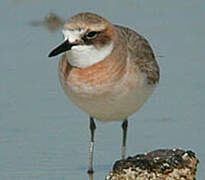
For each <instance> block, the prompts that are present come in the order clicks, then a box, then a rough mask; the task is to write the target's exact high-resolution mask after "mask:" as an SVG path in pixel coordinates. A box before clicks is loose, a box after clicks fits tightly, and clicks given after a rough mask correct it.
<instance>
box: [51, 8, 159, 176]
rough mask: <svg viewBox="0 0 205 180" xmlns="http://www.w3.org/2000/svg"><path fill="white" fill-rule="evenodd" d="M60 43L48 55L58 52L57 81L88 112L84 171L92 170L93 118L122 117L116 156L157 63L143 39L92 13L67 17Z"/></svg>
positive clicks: (149, 91) (155, 80) (152, 82)
mask: <svg viewBox="0 0 205 180" xmlns="http://www.w3.org/2000/svg"><path fill="white" fill-rule="evenodd" d="M63 35H64V42H63V43H62V44H61V45H59V46H58V47H56V48H55V49H54V50H52V51H51V52H50V54H49V57H52V56H56V55H58V54H61V53H63V55H62V57H61V60H60V63H59V78H60V82H61V85H62V87H63V89H64V91H65V93H66V95H67V96H68V97H69V99H70V100H71V101H72V102H73V103H74V104H76V105H77V106H78V107H79V108H80V109H82V110H83V111H85V112H87V113H88V114H89V116H90V131H91V140H90V150H89V151H90V152H89V170H88V172H89V173H92V172H93V150H94V131H95V129H96V125H95V122H94V119H97V120H99V121H102V122H108V121H122V130H123V137H122V158H123V159H124V158H125V154H126V137H127V127H128V121H127V118H128V116H130V115H132V114H133V113H135V112H136V111H137V110H138V109H139V108H140V107H141V106H142V105H143V104H144V103H145V101H146V100H147V99H148V98H149V97H150V95H151V94H152V93H153V91H154V89H155V87H156V85H157V83H158V81H159V66H158V64H157V61H156V60H155V56H154V53H153V51H152V48H151V47H150V45H149V43H148V41H147V40H146V39H145V38H144V37H143V36H141V35H139V34H138V33H137V32H135V31H133V30H131V29H130V28H127V27H123V26H119V25H114V24H112V23H110V22H109V21H107V20H106V19H104V18H102V17H101V16H99V15H97V14H94V13H87V12H86V13H80V14H77V15H74V16H72V17H71V18H70V19H69V20H68V21H67V22H66V24H65V25H64V27H63Z"/></svg>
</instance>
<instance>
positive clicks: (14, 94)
mask: <svg viewBox="0 0 205 180" xmlns="http://www.w3.org/2000/svg"><path fill="white" fill-rule="evenodd" d="M82 11H93V12H97V13H98V14H101V15H102V16H104V17H106V18H108V19H110V20H111V21H112V22H113V23H116V24H126V25H127V26H129V27H132V28H134V29H136V30H137V31H138V32H139V33H141V34H143V35H144V36H145V37H146V38H147V39H148V40H149V42H150V43H151V44H152V47H153V49H154V51H155V54H156V55H157V56H164V57H163V58H158V62H159V64H160V67H161V80H160V84H159V86H158V88H157V89H156V91H155V93H154V95H153V96H152V97H151V98H150V100H149V101H148V102H147V103H146V105H145V106H144V107H143V108H142V109H141V110H140V111H139V112H138V113H136V114H135V115H133V116H132V117H130V121H129V132H128V138H129V139H128V152H127V154H129V155H133V154H137V153H141V152H147V151H151V150H154V149H157V148H173V147H181V148H184V149H191V150H193V151H194V152H196V153H197V157H198V158H199V159H200V165H199V168H198V174H197V177H198V179H205V143H204V137H205V119H204V116H205V113H204V107H205V96H204V94H203V92H204V91H205V80H204V65H205V61H204V58H205V56H204V47H205V36H204V32H205V23H204V17H205V2H204V1H203V0H196V1H187V0H181V1H177V0H173V1H169V2H165V1H160V0H155V1H150V0H137V1H136V0H127V1H122V0H121V1H119V0H112V1H110V0H104V1H80V0H75V1H72V2H71V1H68V0H61V1H60V3H59V1H58V0H44V1H42V0H27V1H26V0H7V1H2V2H1V5H0V22H1V28H0V32H1V33H0V39H1V43H0V49H1V53H0V59H1V60H0V157H1V158H0V159H1V160H0V179H4V180H11V179H12V180H33V179H34V180H46V179H49V180H52V179H55V180H56V179H58V180H67V179H69V180H70V179H72V180H82V179H88V176H87V174H86V173H85V171H86V170H87V164H88V139H89V131H88V121H87V119H88V117H87V115H86V114H84V113H83V112H81V111H80V110H79V109H77V108H76V107H75V106H73V105H72V104H71V103H70V102H69V101H68V100H67V98H66V96H65V95H64V93H63V91H62V89H61V87H60V84H59V82H58V76H57V64H58V59H59V58H54V59H49V58H48V57H47V55H48V52H49V51H50V49H52V48H53V47H54V46H56V45H57V44H58V43H59V42H60V41H61V40H62V35H61V33H60V32H59V31H57V32H53V33H51V32H49V31H48V30H47V29H45V28H43V27H32V26H31V25H30V22H31V21H33V20H39V19H43V18H44V17H45V15H47V14H48V13H49V12H55V13H57V14H58V15H60V16H61V17H63V18H65V19H66V18H68V17H70V16H71V15H73V14H76V13H78V12H82ZM135 119H136V121H135ZM96 141H97V142H96V149H95V164H94V165H95V170H96V173H95V175H94V180H100V179H104V177H105V175H106V174H108V172H109V170H110V169H111V167H112V164H113V163H114V161H115V160H117V159H119V157H120V143H121V129H120V124H119V123H108V124H102V123H99V122H98V123H97V131H96Z"/></svg>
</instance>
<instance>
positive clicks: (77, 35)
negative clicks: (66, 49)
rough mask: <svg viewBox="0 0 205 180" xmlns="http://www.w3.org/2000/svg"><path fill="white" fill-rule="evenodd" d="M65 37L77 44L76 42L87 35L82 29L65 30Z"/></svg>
mask: <svg viewBox="0 0 205 180" xmlns="http://www.w3.org/2000/svg"><path fill="white" fill-rule="evenodd" d="M62 32H63V35H64V38H65V40H69V42H70V43H72V42H75V41H76V40H80V39H81V35H82V34H84V33H85V30H83V29H80V30H67V29H64V30H63V31H62Z"/></svg>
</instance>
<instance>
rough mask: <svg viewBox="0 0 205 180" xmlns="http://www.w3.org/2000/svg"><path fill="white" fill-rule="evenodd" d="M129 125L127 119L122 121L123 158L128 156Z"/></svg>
mask: <svg viewBox="0 0 205 180" xmlns="http://www.w3.org/2000/svg"><path fill="white" fill-rule="evenodd" d="M127 127H128V121H127V119H125V120H124V121H123V123H122V132H123V137H122V159H125V156H126V139H127Z"/></svg>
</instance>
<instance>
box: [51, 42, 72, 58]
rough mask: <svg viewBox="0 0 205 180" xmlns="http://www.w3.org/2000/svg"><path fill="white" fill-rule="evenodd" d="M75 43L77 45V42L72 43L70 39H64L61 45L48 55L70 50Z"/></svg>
mask: <svg viewBox="0 0 205 180" xmlns="http://www.w3.org/2000/svg"><path fill="white" fill-rule="evenodd" d="M74 45H76V44H71V43H69V41H68V40H66V41H64V42H63V43H62V44H61V45H59V46H58V47H56V48H55V49H53V50H52V51H51V52H50V53H49V55H48V57H53V56H57V55H58V54H61V53H63V52H65V51H68V50H70V49H71V47H72V46H74Z"/></svg>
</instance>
